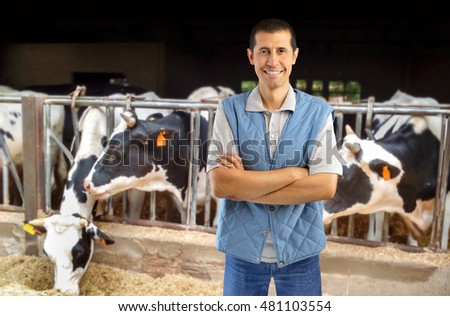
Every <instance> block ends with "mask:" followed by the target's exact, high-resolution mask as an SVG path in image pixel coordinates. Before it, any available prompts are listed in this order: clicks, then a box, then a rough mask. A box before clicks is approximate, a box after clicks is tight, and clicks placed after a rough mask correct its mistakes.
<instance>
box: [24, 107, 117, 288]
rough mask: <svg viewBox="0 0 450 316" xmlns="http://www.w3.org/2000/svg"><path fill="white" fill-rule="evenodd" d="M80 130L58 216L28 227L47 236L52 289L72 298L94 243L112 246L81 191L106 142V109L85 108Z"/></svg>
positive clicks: (92, 200)
mask: <svg viewBox="0 0 450 316" xmlns="http://www.w3.org/2000/svg"><path fill="white" fill-rule="evenodd" d="M79 128H80V133H81V135H80V144H79V149H78V150H77V153H76V155H75V157H74V161H73V163H72V165H71V168H70V170H69V174H68V179H67V182H66V184H65V187H64V194H63V198H62V202H61V207H60V211H59V214H55V215H52V216H49V217H46V218H40V219H35V220H32V221H30V222H29V223H28V224H29V225H31V226H32V227H33V228H34V230H33V229H32V230H31V233H33V232H38V233H41V234H42V233H46V236H45V241H44V253H45V254H46V255H47V257H48V258H49V259H50V261H51V262H52V263H53V266H54V281H55V282H54V288H55V289H58V290H60V291H62V292H65V293H69V294H73V295H78V294H79V283H80V281H81V278H82V277H83V275H84V273H85V272H86V270H87V268H88V265H89V263H90V260H91V258H92V255H93V253H94V240H95V239H100V240H103V243H104V244H108V245H109V244H112V243H114V241H113V240H112V239H110V238H109V237H108V236H107V235H106V234H104V233H103V232H102V231H100V230H99V229H98V228H97V227H96V226H95V225H94V224H93V223H92V211H93V208H94V205H95V203H96V200H95V198H93V197H92V196H91V195H90V194H87V193H86V192H85V191H84V188H83V180H84V178H85V177H86V176H87V174H88V173H89V171H90V170H91V168H92V166H93V165H94V163H95V161H96V160H97V158H98V157H99V156H100V153H101V152H102V149H103V146H102V142H103V141H105V140H106V135H107V134H106V113H105V109H104V108H102V107H89V108H87V109H86V110H85V111H84V112H83V115H82V117H81V118H80V121H79ZM28 232H30V231H28Z"/></svg>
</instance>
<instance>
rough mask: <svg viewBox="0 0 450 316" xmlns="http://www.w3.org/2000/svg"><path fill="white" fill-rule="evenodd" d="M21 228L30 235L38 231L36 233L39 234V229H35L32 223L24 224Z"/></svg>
mask: <svg viewBox="0 0 450 316" xmlns="http://www.w3.org/2000/svg"><path fill="white" fill-rule="evenodd" d="M22 229H23V230H24V231H26V232H27V233H28V234H30V235H34V234H36V233H38V235H39V231H38V230H36V229H35V228H34V227H33V226H32V225H30V224H25V225H23V227H22Z"/></svg>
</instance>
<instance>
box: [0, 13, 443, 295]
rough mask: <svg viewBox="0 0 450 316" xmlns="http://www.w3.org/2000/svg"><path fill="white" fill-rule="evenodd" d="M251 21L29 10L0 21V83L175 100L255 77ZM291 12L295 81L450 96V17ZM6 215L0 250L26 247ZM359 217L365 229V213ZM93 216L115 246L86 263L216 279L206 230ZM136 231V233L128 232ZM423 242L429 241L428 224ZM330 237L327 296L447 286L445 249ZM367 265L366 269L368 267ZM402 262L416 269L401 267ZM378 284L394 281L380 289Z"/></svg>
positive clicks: (217, 268) (384, 94)
mask: <svg viewBox="0 0 450 316" xmlns="http://www.w3.org/2000/svg"><path fill="white" fill-rule="evenodd" d="M104 16H107V15H104ZM258 20H259V17H251V18H248V19H238V18H231V19H214V18H211V17H208V16H205V17H203V18H201V19H193V18H192V19H170V20H168V19H166V20H162V19H161V20H154V19H136V20H123V19H107V18H104V17H102V18H99V19H76V18H75V19H45V20H42V19H30V20H27V21H26V23H24V21H23V20H1V21H0V85H5V86H9V87H12V88H14V89H17V90H22V89H31V90H35V91H43V92H46V93H49V94H57V95H61V94H63V95H64V94H68V93H69V92H72V91H73V90H74V89H75V87H76V86H77V85H80V84H83V85H87V87H88V89H87V94H88V95H108V94H110V93H113V92H117V90H118V89H119V90H121V91H122V92H133V91H136V92H138V93H141V92H143V91H153V92H155V93H156V94H157V95H158V96H159V97H161V98H175V99H178V98H180V99H185V98H186V97H187V96H188V95H189V94H190V93H191V92H192V91H193V90H195V89H197V88H198V87H201V86H219V85H220V86H226V87H230V88H231V89H233V90H234V91H236V92H240V91H243V90H245V89H248V87H249V86H251V85H252V84H254V83H255V80H256V75H255V74H254V70H253V67H252V66H251V65H250V64H249V63H248V60H247V57H246V49H247V47H248V35H249V33H250V30H251V27H252V26H253V25H254V24H255V23H256V22H257V21H258ZM288 21H289V22H291V24H292V25H293V27H294V29H295V31H296V32H297V39H298V44H299V47H300V55H299V60H298V62H297V65H296V66H295V67H294V68H293V74H292V76H291V78H292V83H291V84H292V85H293V86H295V87H299V88H301V89H303V90H305V91H307V92H310V93H312V94H315V95H321V96H323V97H325V98H326V99H330V98H332V97H343V98H344V99H347V100H350V101H355V100H360V99H361V100H364V99H367V98H368V97H370V96H373V97H375V99H376V100H377V101H385V100H388V99H389V98H391V96H392V95H393V94H394V93H395V92H396V91H397V90H401V91H404V92H406V93H408V94H410V95H413V96H417V97H432V98H434V99H435V100H437V101H438V102H439V103H441V104H445V103H450V89H448V88H447V82H449V81H450V32H449V31H450V20H448V19H447V20H442V19H429V20H424V19H416V18H411V19H403V20H398V19H382V18H375V19H364V18H362V17H361V18H352V19H346V18H333V19H329V20H327V19H322V18H312V17H310V18H301V19H300V18H290V19H288ZM6 214H7V215H6V216H8V217H9V216H11V217H12V216H14V219H12V220H10V219H8V220H5V221H4V223H5V224H2V225H3V226H2V227H3V229H2V230H3V232H2V233H3V234H4V236H5V238H3V239H4V240H6V242H2V245H3V246H2V247H1V251H0V254H1V256H8V255H11V254H15V253H23V252H24V251H23V236H22V235H23V231H22V230H21V227H22V218H21V217H19V216H17V214H15V213H8V212H6ZM3 216H5V215H3ZM356 220H357V221H360V222H363V223H364V227H366V224H367V217H356ZM394 220H395V218H394ZM10 222H12V224H10ZM343 224H344V225H345V224H346V221H344V220H343ZM101 225H102V227H104V228H105V229H106V231H108V232H110V233H112V234H114V237H115V238H116V239H117V240H118V241H119V242H118V244H119V245H118V246H117V245H116V246H114V247H111V248H101V247H98V248H97V249H98V251H97V252H96V255H95V256H94V258H93V262H94V263H105V264H109V265H112V266H114V264H116V266H117V267H121V268H126V267H130V266H134V267H135V272H144V273H146V274H151V275H154V276H162V275H165V274H170V273H179V272H181V273H187V274H189V275H192V276H194V277H196V278H200V279H208V280H216V281H217V280H219V281H220V280H221V277H222V270H221V268H222V265H223V258H222V255H221V254H220V253H217V251H216V249H215V246H214V239H213V236H212V235H209V234H208V235H206V234H205V236H206V237H204V238H205V240H201V241H198V240H186V239H185V240H184V241H182V242H179V241H171V243H170V244H169V246H168V243H167V240H163V239H161V238H160V236H156V237H155V236H153V235H151V233H150V232H149V231H147V229H148V230H149V229H150V228H148V227H145V228H142V227H139V226H135V227H133V229H132V230H131V229H129V227H125V226H121V225H120V224H112V223H107V222H104V223H101ZM341 227H342V226H341ZM121 229H122V230H123V231H122V230H121ZM342 229H345V228H342ZM135 230H137V231H138V232H137V233H136V232H135ZM144 230H145V233H142V235H143V236H144V237H142V240H141V239H139V238H136V236H139V235H135V236H134V237H130V235H129V234H128V232H130V234H131V232H132V233H133V234H135V233H136V234H138V233H139V232H140V231H144ZM113 232H114V233H113ZM185 233H186V232H185ZM189 233H190V232H189ZM345 233H346V232H342V233H340V235H344V234H345ZM176 234H177V235H178V232H177V233H176ZM174 235H175V233H174ZM180 235H181V234H180ZM365 235H366V231H365V230H364V231H361V232H359V231H356V236H357V237H363V236H365ZM202 236H203V235H202ZM395 236H396V238H397V239H394V240H390V241H391V242H394V243H396V242H401V243H404V242H405V241H406V238H407V231H406V229H403V226H402V231H401V232H400V233H398V234H396V235H395ZM164 237H166V236H164ZM184 237H186V234H183V237H180V238H184ZM133 238H134V239H136V240H137V242H136V243H134V242H131V241H130V240H134V239H133ZM197 242H198V243H197ZM422 242H423V245H427V244H428V242H429V234H428V235H426V236H424V240H423V241H422ZM180 244H181V246H180ZM333 245H335V244H334V243H330V249H328V250H327V252H326V253H325V256H324V260H323V264H324V272H325V278H324V280H325V290H326V293H327V294H329V295H448V294H449V293H450V290H449V287H448V284H447V283H446V282H444V281H445V280H446V279H448V276H449V273H450V272H449V271H450V269H449V261H448V256H446V257H442V256H439V254H433V255H435V257H433V260H434V259H435V258H437V259H435V260H437V261H434V262H431V260H430V261H426V262H418V261H414V260H413V259H412V258H413V257H414V258H416V259H417V258H418V256H415V254H413V253H406V254H405V253H403V252H395V255H398V256H401V258H400V259H399V260H398V261H396V260H394V259H392V258H390V257H389V256H386V257H383V253H382V252H383V251H385V249H384V248H383V249H380V248H378V249H376V250H375V251H372V252H371V253H370V254H368V255H365V254H363V252H364V251H365V250H367V251H368V252H369V250H368V249H371V248H367V247H366V248H364V247H359V248H351V249H350V248H349V249H346V252H345V253H344V252H342V248H340V249H339V250H335V249H333V248H331V247H333ZM420 245H422V243H421V244H420ZM202 247H203V248H205V249H206V250H205V249H203V248H202ZM345 247H346V246H344V248H345ZM130 249H131V250H130ZM180 249H189V251H192V253H189V251H187V250H184V251H185V252H186V256H188V255H189V256H191V257H189V258H188V259H186V258H184V257H182V256H180V258H181V259H180V258H178V257H176V255H177V254H179V253H182V252H183V251H182V250H180ZM355 249H356V250H355ZM390 250H392V249H388V250H387V251H390ZM340 251H341V253H339V252H340ZM421 255H422V257H423V256H425V255H424V254H421ZM194 256H195V258H194ZM175 257H176V265H174V266H170V267H169V268H168V269H167V271H165V270H164V269H161V268H160V267H161V266H164V265H167V266H168V265H169V264H170V263H169V262H173V259H174V258H175ZM349 257H350V260H348V258H349ZM386 258H388V259H386ZM443 258H444V259H443ZM184 259H186V260H185V262H184V261H183V260H184ZM391 259H392V260H391ZM389 260H391V261H389ZM349 262H350V263H349ZM150 263H152V264H150ZM368 263H369V265H370V266H371V267H372V268H373V269H371V270H370V269H366V267H367V264H368ZM150 269H154V270H152V271H150ZM405 269H412V271H414V272H417V273H410V274H408V273H406V272H404V271H405ZM186 271H187V272H186ZM205 271H206V272H205ZM386 271H388V272H389V273H388V274H386ZM402 271H403V272H404V273H403V274H402V273H400V272H402ZM393 276H395V278H393ZM438 281H439V282H438ZM367 284H372V285H371V286H367ZM386 288H392V291H391V292H389V293H387V292H386V290H385V289H386ZM424 289H425V290H424ZM377 291H379V292H377ZM13 295H14V294H13ZM16 295H17V294H16ZM18 295H24V294H23V293H22V294H20V293H19V294H18ZM50 295H54V294H52V293H50ZM100 295H101V294H100Z"/></svg>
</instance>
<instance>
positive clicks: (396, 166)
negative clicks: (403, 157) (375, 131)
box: [323, 126, 403, 224]
mask: <svg viewBox="0 0 450 316" xmlns="http://www.w3.org/2000/svg"><path fill="white" fill-rule="evenodd" d="M346 132H347V135H346V136H345V138H344V142H343V146H342V148H341V150H340V154H341V155H342V157H343V158H344V160H345V161H346V165H344V166H343V174H342V176H340V177H339V180H338V185H337V190H336V194H335V196H334V198H333V199H332V200H329V201H324V216H323V221H324V224H329V223H330V222H331V221H332V220H333V219H335V218H337V217H341V216H347V215H351V214H355V213H361V214H370V213H374V212H377V211H386V210H391V211H396V210H398V211H401V210H402V206H403V201H402V199H401V198H400V196H399V194H398V191H397V184H398V183H399V181H400V179H401V177H402V174H403V172H402V165H401V163H400V161H399V160H398V159H397V158H396V157H395V156H394V155H393V154H392V153H390V152H388V151H387V150H385V149H384V148H383V147H382V146H380V145H379V144H378V143H377V142H376V141H373V140H361V139H360V138H359V137H358V136H357V135H356V134H355V133H354V132H353V131H352V129H351V128H350V127H349V126H347V127H346Z"/></svg>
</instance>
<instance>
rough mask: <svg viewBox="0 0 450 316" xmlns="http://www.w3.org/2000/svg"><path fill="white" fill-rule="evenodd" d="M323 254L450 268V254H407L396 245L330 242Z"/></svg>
mask: <svg viewBox="0 0 450 316" xmlns="http://www.w3.org/2000/svg"><path fill="white" fill-rule="evenodd" d="M323 254H325V255H328V256H331V257H333V256H334V257H339V256H346V257H358V258H363V259H364V260H366V261H368V262H372V261H373V262H376V261H378V262H380V261H381V262H389V263H408V264H421V265H430V266H435V267H450V252H442V253H438V252H432V251H429V250H427V251H426V252H423V253H417V252H406V251H402V250H400V249H398V248H395V247H394V245H393V244H392V245H389V244H388V245H386V246H380V247H375V248H372V247H364V246H358V245H350V244H341V243H335V242H328V243H327V246H326V247H325V249H324V252H323Z"/></svg>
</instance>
